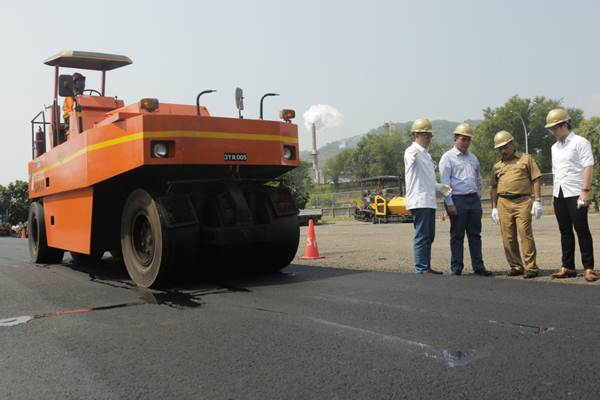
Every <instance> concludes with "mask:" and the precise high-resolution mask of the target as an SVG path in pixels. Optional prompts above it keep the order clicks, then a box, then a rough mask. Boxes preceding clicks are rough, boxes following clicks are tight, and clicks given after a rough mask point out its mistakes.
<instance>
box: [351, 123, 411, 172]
mask: <svg viewBox="0 0 600 400" xmlns="http://www.w3.org/2000/svg"><path fill="white" fill-rule="evenodd" d="M410 143H411V139H410V136H409V135H408V133H407V131H406V130H400V129H390V134H389V135H384V134H383V133H380V132H377V131H373V132H370V133H369V134H367V135H366V136H365V137H363V138H362V139H361V141H360V142H359V143H358V145H357V147H356V149H355V151H354V152H353V153H352V157H351V160H350V168H349V170H350V172H351V175H352V177H353V178H354V179H361V178H367V177H370V176H378V175H404V150H406V147H408V146H409V145H410Z"/></svg>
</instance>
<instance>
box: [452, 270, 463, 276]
mask: <svg viewBox="0 0 600 400" xmlns="http://www.w3.org/2000/svg"><path fill="white" fill-rule="evenodd" d="M450 275H454V276H461V275H462V271H452V272H450Z"/></svg>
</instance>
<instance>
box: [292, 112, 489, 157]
mask: <svg viewBox="0 0 600 400" xmlns="http://www.w3.org/2000/svg"><path fill="white" fill-rule="evenodd" d="M465 122H467V123H469V124H470V125H471V126H472V127H473V128H475V127H476V126H477V124H479V122H481V121H480V120H467V121H465ZM412 123H413V121H408V122H393V123H392V124H391V126H392V128H393V129H399V130H402V131H408V130H409V129H410V126H411V125H412ZM459 123H460V122H454V121H448V120H445V119H443V120H434V121H431V124H432V125H433V135H434V140H436V141H438V142H440V143H451V142H452V135H453V132H454V128H456V125H458V124H459ZM372 132H373V133H383V125H382V126H379V127H377V128H374V129H371V130H370V131H369V132H366V133H363V134H361V135H356V136H352V137H349V138H346V139H341V140H336V141H335V142H330V143H327V144H326V145H324V146H322V147H320V148H319V164H320V165H324V163H325V161H326V160H327V159H329V158H331V157H334V156H335V155H336V154H338V153H339V152H340V151H342V150H344V149H353V148H355V147H356V146H357V145H358V142H360V140H361V139H362V137H363V136H365V135H366V134H368V133H372ZM300 158H301V159H302V160H304V161H310V160H311V155H310V152H309V151H307V150H304V151H302V152H301V153H300Z"/></svg>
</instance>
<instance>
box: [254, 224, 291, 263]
mask: <svg viewBox="0 0 600 400" xmlns="http://www.w3.org/2000/svg"><path fill="white" fill-rule="evenodd" d="M271 238H272V241H271V243H270V244H269V245H267V246H265V247H263V246H259V249H258V250H259V251H258V252H257V254H256V256H255V265H256V267H257V269H258V271H260V272H276V271H280V270H281V269H283V268H285V267H287V266H288V265H290V263H291V262H292V260H293V259H294V256H295V255H296V253H297V252H298V244H299V242H300V226H299V224H298V217H297V216H296V215H290V216H287V217H279V218H274V219H273V220H272V222H271Z"/></svg>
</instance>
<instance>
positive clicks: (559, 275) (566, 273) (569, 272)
mask: <svg viewBox="0 0 600 400" xmlns="http://www.w3.org/2000/svg"><path fill="white" fill-rule="evenodd" d="M590 271H591V270H590ZM592 272H593V271H592ZM576 276H577V271H575V270H574V269H571V268H565V267H562V268H561V269H560V271H558V272H556V273H554V274H552V279H563V278H575V277H576Z"/></svg>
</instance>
